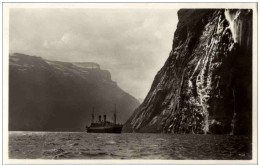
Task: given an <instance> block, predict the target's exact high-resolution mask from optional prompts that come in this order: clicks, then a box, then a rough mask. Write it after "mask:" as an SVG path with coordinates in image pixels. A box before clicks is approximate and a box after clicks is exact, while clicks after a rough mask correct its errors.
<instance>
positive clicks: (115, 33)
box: [10, 8, 178, 98]
mask: <svg viewBox="0 0 260 165" xmlns="http://www.w3.org/2000/svg"><path fill="white" fill-rule="evenodd" d="M177 21H178V19H177V10H172V9H98V8H97V9H83V8H81V9H60V8H59V9H22V8H21V9H12V10H11V12H10V51H12V52H20V53H26V54H31V55H37V56H41V57H43V58H45V59H49V60H58V61H81V62H82V61H92V62H96V63H99V64H100V65H101V67H102V68H103V69H107V70H109V71H110V72H111V74H112V79H113V80H115V81H116V82H117V83H118V85H119V86H120V87H121V88H122V89H124V90H125V91H127V92H128V93H130V94H132V95H133V96H135V97H136V98H144V97H145V96H146V94H147V92H148V90H149V89H150V86H151V84H152V81H153V78H154V76H155V74H156V73H157V71H158V70H159V69H160V68H161V67H162V66H163V64H164V62H165V61H166V59H167V57H168V55H169V53H170V50H171V46H172V39H173V33H174V31H175V29H176V25H177Z"/></svg>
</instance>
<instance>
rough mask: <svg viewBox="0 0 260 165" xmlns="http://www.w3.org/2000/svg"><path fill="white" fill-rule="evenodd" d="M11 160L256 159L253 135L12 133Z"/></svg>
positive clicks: (10, 137)
mask: <svg viewBox="0 0 260 165" xmlns="http://www.w3.org/2000/svg"><path fill="white" fill-rule="evenodd" d="M9 158H10V159H173V160H178V159H219V160H232V159H252V141H251V138H250V137H249V136H236V135H192V134H143V133H122V134H95V133H85V132H13V131H11V132H9Z"/></svg>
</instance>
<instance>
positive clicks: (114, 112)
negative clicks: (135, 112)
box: [114, 104, 116, 124]
mask: <svg viewBox="0 0 260 165" xmlns="http://www.w3.org/2000/svg"><path fill="white" fill-rule="evenodd" d="M114 124H116V104H115V112H114Z"/></svg>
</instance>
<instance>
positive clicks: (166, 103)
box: [123, 9, 252, 134]
mask: <svg viewBox="0 0 260 165" xmlns="http://www.w3.org/2000/svg"><path fill="white" fill-rule="evenodd" d="M178 18H179V22H178V25H177V30H176V31H175V33H174V40H173V45H172V51H171V52H170V55H169V57H168V59H167V61H166V62H165V64H164V66H163V67H162V68H161V70H160V71H159V72H158V73H157V75H156V76H155V79H154V81H153V83H152V86H151V89H150V91H149V93H148V95H147V96H146V98H145V100H144V102H143V103H142V104H141V105H140V106H139V107H138V108H137V109H136V110H135V112H134V114H133V115H132V116H131V117H130V119H129V120H128V121H127V122H126V123H125V125H124V128H123V131H125V132H171V133H198V134H208V133H219V134H229V133H231V134H249V133H251V131H252V10H224V9H220V10H217V9H210V10H206V9H196V10H192V9H182V10H179V11H178Z"/></svg>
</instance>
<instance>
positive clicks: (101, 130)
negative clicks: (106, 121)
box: [86, 126, 123, 133]
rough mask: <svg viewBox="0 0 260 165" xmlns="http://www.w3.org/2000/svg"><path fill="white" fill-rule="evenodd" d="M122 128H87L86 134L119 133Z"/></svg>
mask: <svg viewBox="0 0 260 165" xmlns="http://www.w3.org/2000/svg"><path fill="white" fill-rule="evenodd" d="M122 128H123V126H113V127H87V129H86V131H87V132H88V133H121V131H122Z"/></svg>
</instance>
